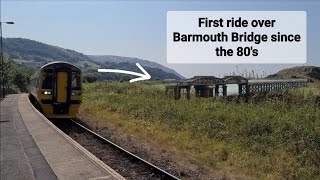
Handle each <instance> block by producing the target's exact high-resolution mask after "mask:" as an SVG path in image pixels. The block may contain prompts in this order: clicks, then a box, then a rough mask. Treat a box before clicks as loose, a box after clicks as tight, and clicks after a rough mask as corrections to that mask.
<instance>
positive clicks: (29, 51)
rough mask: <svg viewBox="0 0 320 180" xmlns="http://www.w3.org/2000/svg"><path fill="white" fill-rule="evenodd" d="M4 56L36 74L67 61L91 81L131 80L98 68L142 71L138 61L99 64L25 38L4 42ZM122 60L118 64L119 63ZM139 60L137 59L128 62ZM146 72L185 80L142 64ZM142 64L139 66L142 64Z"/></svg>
mask: <svg viewBox="0 0 320 180" xmlns="http://www.w3.org/2000/svg"><path fill="white" fill-rule="evenodd" d="M3 44H4V53H5V55H6V56H7V57H10V58H11V59H12V60H14V61H15V62H16V63H17V64H20V65H22V66H24V67H26V68H27V69H29V70H31V71H35V70H36V69H37V68H39V67H41V66H42V65H44V64H46V63H48V62H52V61H65V62H69V63H71V64H74V65H75V66H78V67H79V68H81V69H82V71H83V72H84V73H85V76H86V77H89V78H90V79H91V80H121V79H128V77H127V76H126V75H121V74H111V73H98V72H97V69H98V68H112V69H123V70H129V71H138V72H140V70H139V69H138V68H137V67H136V65H135V63H136V61H122V60H119V59H121V58H122V57H119V56H114V57H115V58H113V59H114V60H113V61H102V60H101V61H99V60H96V59H95V58H93V56H90V57H89V56H87V55H85V54H83V53H80V52H77V51H74V50H71V49H65V48H62V47H58V46H52V45H49V44H44V43H41V42H38V41H34V40H30V39H24V38H3ZM117 59H118V60H117ZM127 59H136V58H127ZM140 61H141V62H142V61H143V63H141V64H142V65H143V66H144V68H145V69H146V70H147V71H148V72H149V74H150V75H151V76H152V78H153V79H155V78H157V79H181V77H182V76H181V75H179V74H178V73H176V72H175V71H174V70H172V69H169V68H167V67H165V66H162V65H160V64H157V63H155V62H151V61H146V60H140ZM140 61H139V62H140Z"/></svg>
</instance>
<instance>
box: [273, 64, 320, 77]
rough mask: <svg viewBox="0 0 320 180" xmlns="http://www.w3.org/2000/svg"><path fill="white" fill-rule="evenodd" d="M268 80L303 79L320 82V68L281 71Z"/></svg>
mask: <svg viewBox="0 0 320 180" xmlns="http://www.w3.org/2000/svg"><path fill="white" fill-rule="evenodd" d="M267 78H302V79H309V80H311V81H320V67H316V66H296V67H293V68H287V69H283V70H280V71H279V72H277V73H275V74H273V75H269V76H268V77H267Z"/></svg>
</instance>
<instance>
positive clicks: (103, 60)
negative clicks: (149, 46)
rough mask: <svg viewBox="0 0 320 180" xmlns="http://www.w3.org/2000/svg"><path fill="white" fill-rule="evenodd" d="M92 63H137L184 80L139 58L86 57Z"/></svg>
mask: <svg viewBox="0 0 320 180" xmlns="http://www.w3.org/2000/svg"><path fill="white" fill-rule="evenodd" d="M88 56H89V57H90V58H91V59H92V60H93V61H95V62H98V63H108V62H112V63H121V62H130V63H139V64H141V65H142V66H148V67H150V68H158V69H162V70H163V71H165V72H167V73H172V74H175V75H177V76H178V77H179V78H181V79H184V77H183V76H181V75H180V74H179V73H177V72H176V71H175V70H173V69H170V68H168V67H165V66H163V65H161V64H158V63H155V62H152V61H148V60H143V59H139V58H132V57H123V56H113V55H88Z"/></svg>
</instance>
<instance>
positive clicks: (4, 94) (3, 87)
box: [0, 22, 14, 98]
mask: <svg viewBox="0 0 320 180" xmlns="http://www.w3.org/2000/svg"><path fill="white" fill-rule="evenodd" d="M2 24H14V22H0V36H1V37H0V44H1V79H2V83H1V84H2V97H3V98H5V96H6V93H5V85H4V83H5V82H4V55H3V43H2Z"/></svg>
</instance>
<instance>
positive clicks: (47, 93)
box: [42, 91, 51, 95]
mask: <svg viewBox="0 0 320 180" xmlns="http://www.w3.org/2000/svg"><path fill="white" fill-rule="evenodd" d="M42 93H43V94H45V95H50V94H51V91H43V92H42Z"/></svg>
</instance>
